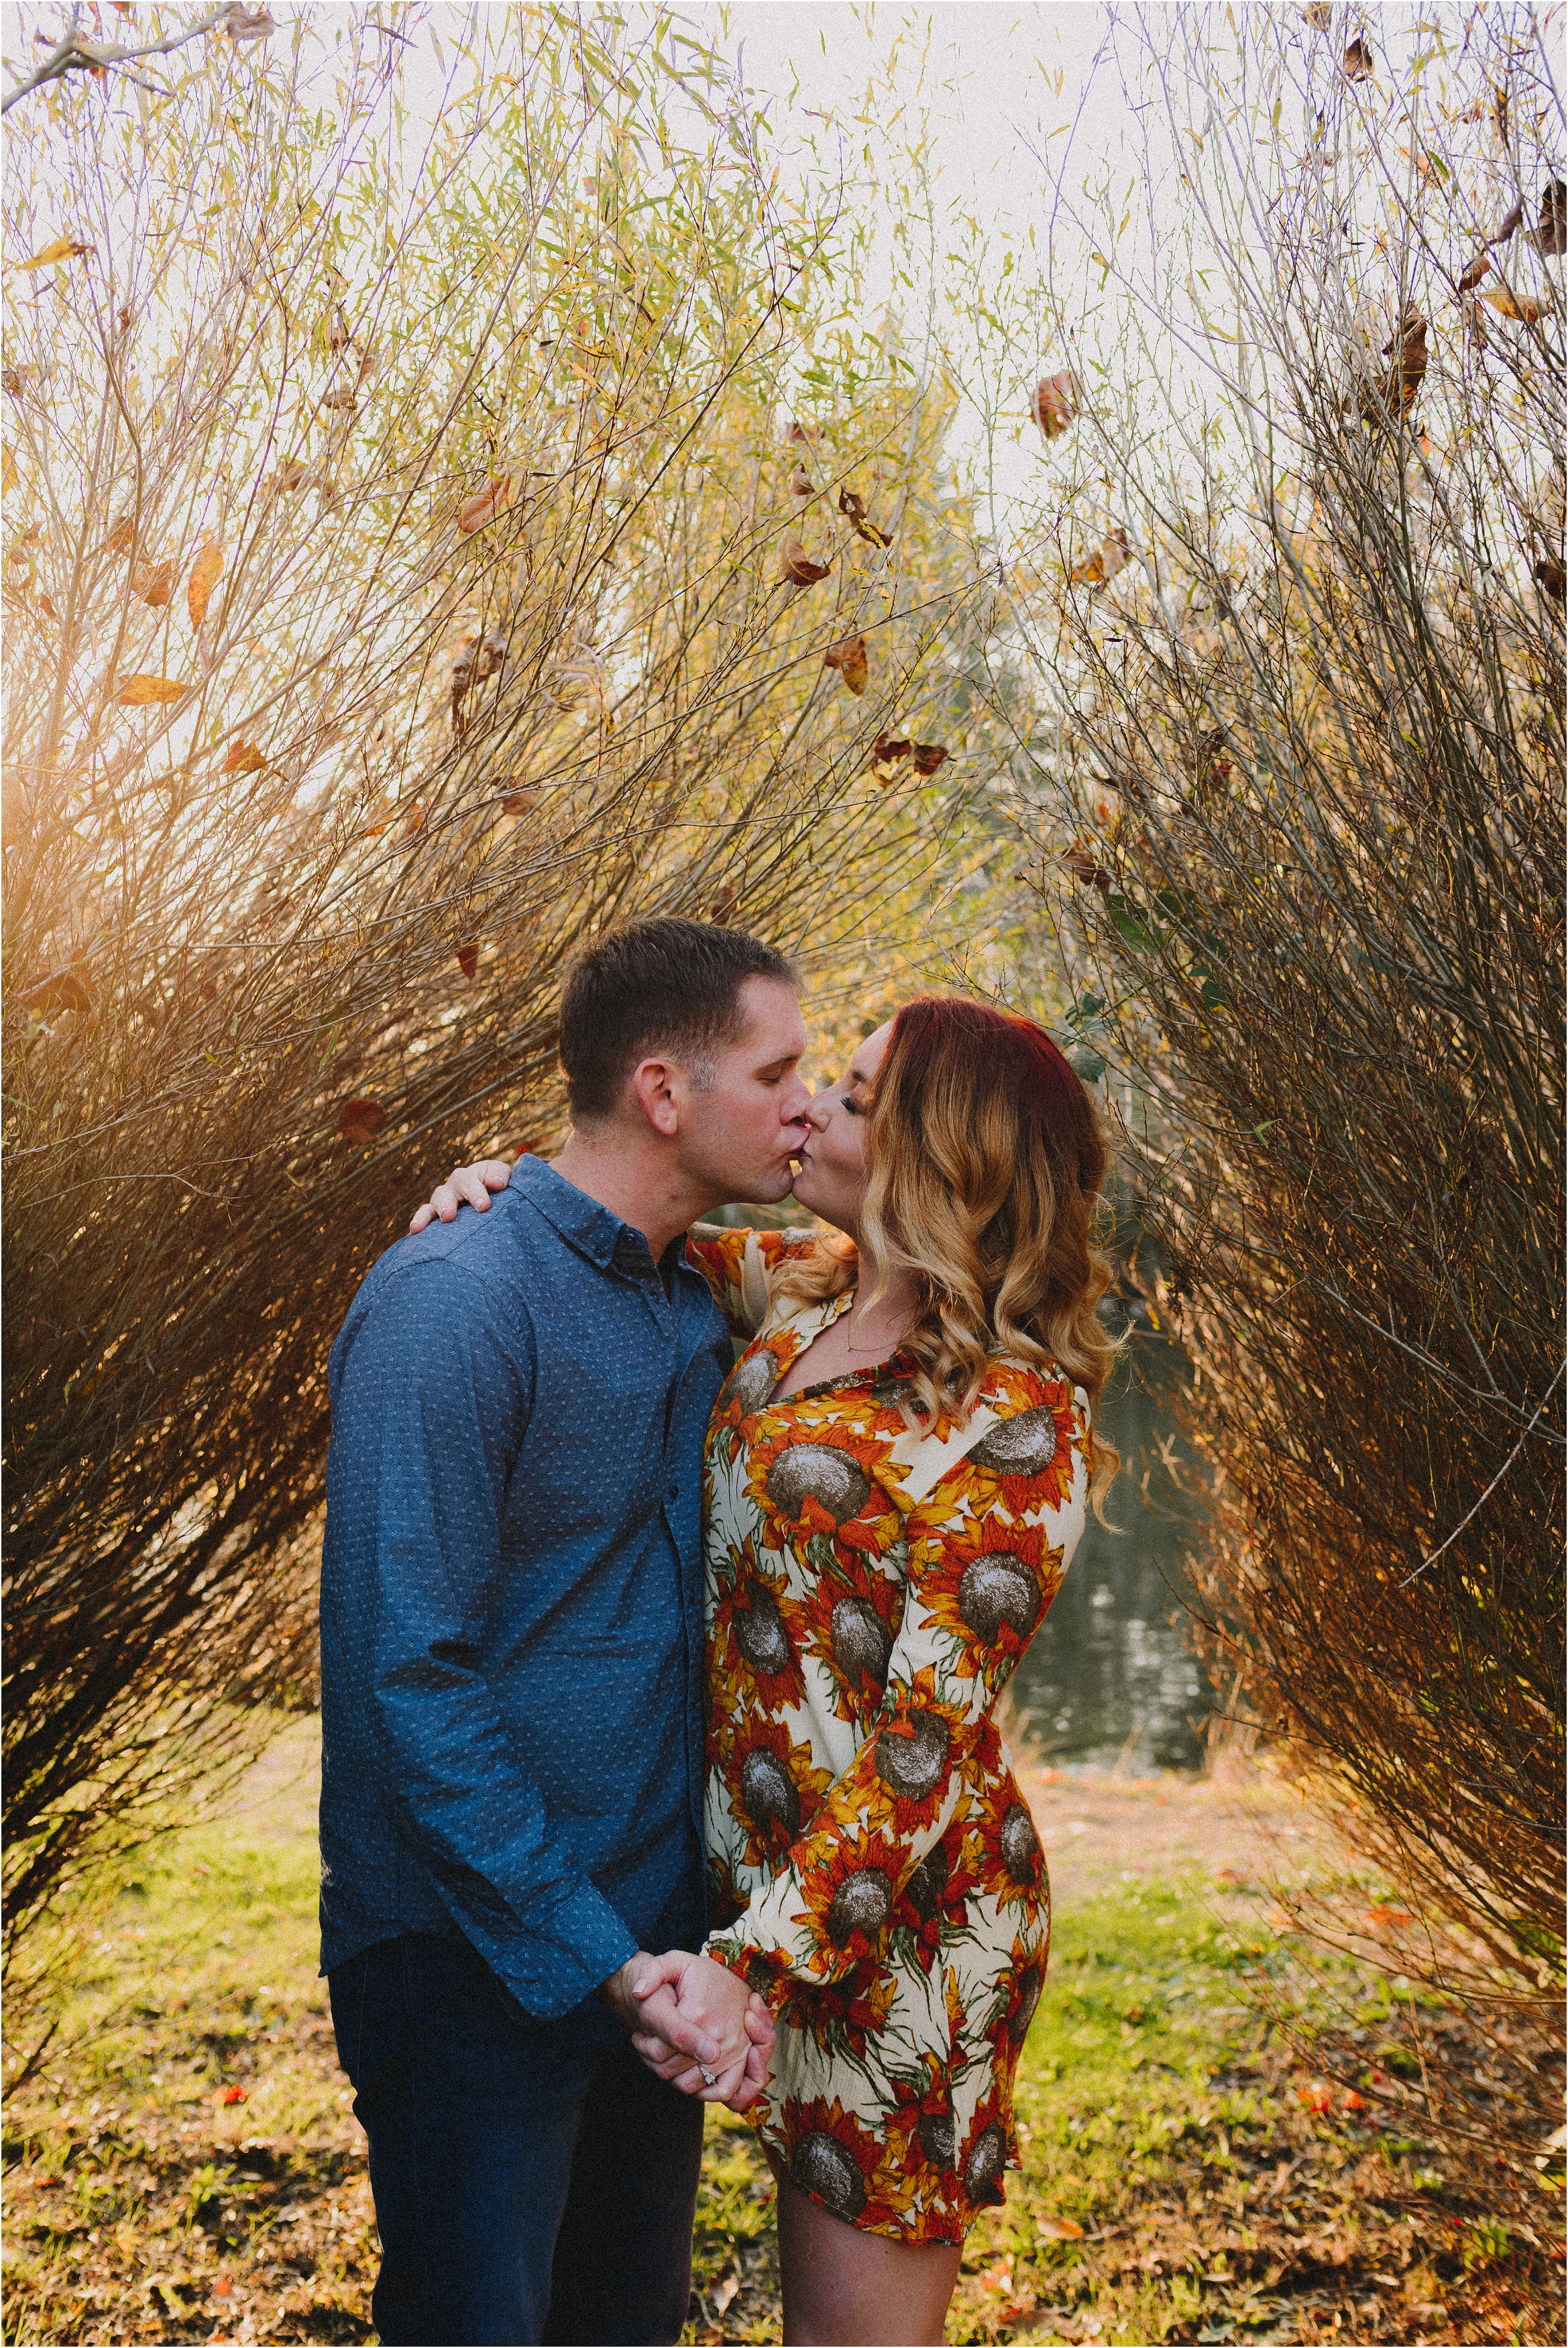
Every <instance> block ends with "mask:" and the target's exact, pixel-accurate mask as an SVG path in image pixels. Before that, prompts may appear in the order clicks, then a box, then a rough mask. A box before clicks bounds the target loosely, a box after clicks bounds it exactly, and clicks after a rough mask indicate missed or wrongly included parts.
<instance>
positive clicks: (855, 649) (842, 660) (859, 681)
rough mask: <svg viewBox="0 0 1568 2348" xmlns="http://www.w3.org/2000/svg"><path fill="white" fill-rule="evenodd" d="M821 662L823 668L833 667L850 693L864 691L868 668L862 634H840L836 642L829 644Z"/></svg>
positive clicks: (868, 672) (856, 693) (857, 693)
mask: <svg viewBox="0 0 1568 2348" xmlns="http://www.w3.org/2000/svg"><path fill="white" fill-rule="evenodd" d="M822 664H823V666H824V668H835V669H836V670H837V671H838V674H839V675H840V676H841V677H842V678H843V679H844V682H845V685H847V686H848V687H849V690H850V692H851V693H853V694H855V695H860V694H863V693H864V692H865V690H866V678H867V676H868V675H869V674H870V670H869V666H868V664H867V662H866V639H865V637H864V636H861V635H854V636H841V637H840V638H839V640H838V642H837V644H829V646H828V648H827V650H826V651H825V653H824V654H823V656H822Z"/></svg>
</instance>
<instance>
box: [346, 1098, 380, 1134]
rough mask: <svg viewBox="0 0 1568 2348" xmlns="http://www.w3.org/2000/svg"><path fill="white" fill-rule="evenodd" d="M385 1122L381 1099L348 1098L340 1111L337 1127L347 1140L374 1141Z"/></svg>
mask: <svg viewBox="0 0 1568 2348" xmlns="http://www.w3.org/2000/svg"><path fill="white" fill-rule="evenodd" d="M385 1123H386V1111H385V1109H384V1107H383V1106H382V1104H381V1102H380V1101H375V1100H364V1099H356V1100H347V1101H344V1103H343V1107H342V1108H340V1109H339V1111H338V1117H337V1129H338V1132H339V1133H340V1134H341V1135H342V1137H343V1139H344V1140H345V1141H372V1140H374V1138H375V1136H376V1135H377V1134H378V1133H379V1132H380V1131H381V1128H382V1127H383V1126H384V1124H385Z"/></svg>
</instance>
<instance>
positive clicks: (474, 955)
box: [457, 940, 479, 978]
mask: <svg viewBox="0 0 1568 2348" xmlns="http://www.w3.org/2000/svg"><path fill="white" fill-rule="evenodd" d="M457 967H458V969H459V970H460V971H461V972H462V973H463V975H464V977H465V978H473V977H474V976H475V975H476V974H477V971H478V968H479V949H478V947H477V945H476V944H475V943H474V942H473V941H472V940H470V941H469V942H468V943H467V944H466V945H461V946H459V947H458V949H457Z"/></svg>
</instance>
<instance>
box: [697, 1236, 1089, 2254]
mask: <svg viewBox="0 0 1568 2348" xmlns="http://www.w3.org/2000/svg"><path fill="white" fill-rule="evenodd" d="M791 1243H792V1242H791V1241H790V1239H789V1237H788V1235H786V1234H784V1233H779V1232H758V1233H752V1232H746V1231H725V1232H723V1233H722V1234H716V1233H714V1232H712V1231H703V1232H701V1233H699V1234H697V1235H695V1236H694V1237H693V1239H692V1241H691V1243H690V1251H691V1257H692V1262H694V1263H695V1264H697V1265H698V1266H700V1267H701V1269H702V1271H704V1272H706V1274H707V1276H708V1278H709V1280H710V1282H712V1287H713V1290H714V1292H715V1294H716V1295H717V1297H718V1299H719V1303H720V1304H721V1306H722V1307H723V1309H724V1311H725V1313H727V1315H728V1316H729V1318H730V1320H731V1323H732V1326H733V1327H735V1328H736V1329H737V1333H738V1334H743V1333H744V1332H745V1331H746V1330H749V1329H754V1328H755V1327H756V1326H757V1325H758V1323H759V1322H760V1321H761V1320H762V1318H763V1312H764V1306H765V1301H766V1291H765V1286H764V1264H773V1263H776V1262H778V1260H779V1258H780V1256H781V1254H782V1253H783V1252H784V1251H785V1249H786V1248H787V1247H788V1246H789V1245H790V1244H791ZM852 1302H853V1295H852V1294H850V1295H845V1296H839V1297H835V1298H834V1299H832V1300H831V1301H830V1302H829V1303H825V1304H819V1305H812V1306H809V1307H806V1308H804V1309H802V1310H800V1311H798V1312H796V1313H794V1315H793V1316H792V1317H791V1318H790V1319H789V1320H788V1321H787V1322H785V1323H784V1325H783V1326H781V1327H779V1328H777V1329H774V1330H773V1331H772V1332H770V1334H768V1335H767V1336H765V1337H758V1338H755V1339H753V1342H752V1343H751V1344H750V1345H749V1346H748V1348H747V1350H746V1352H745V1353H744V1354H743V1355H742V1356H741V1358H740V1360H739V1361H738V1362H737V1363H736V1365H735V1367H734V1370H733V1373H732V1374H731V1376H730V1378H729V1380H728V1382H727V1384H726V1385H725V1386H724V1388H723V1392H722V1393H721V1395H720V1396H719V1400H718V1405H717V1406H716V1408H715V1411H714V1414H713V1421H712V1429H711V1432H710V1434H709V1437H708V1450H707V1479H706V1490H705V1526H706V1577H707V1610H708V1672H709V1683H710V1686H711V1689H712V1720H711V1726H710V1732H709V1741H708V1765H709V1767H708V1807H707V1840H708V1868H709V1881H710V1908H711V1914H712V1921H713V1923H714V1926H715V1928H716V1929H715V1930H714V1931H713V1932H712V1934H711V1936H710V1938H709V1941H708V1944H707V1948H708V1953H709V1955H710V1956H712V1957H716V1958H718V1959H719V1960H720V1961H721V1962H723V1963H724V1964H727V1965H729V1966H730V1967H731V1968H732V1969H733V1971H735V1972H739V1973H740V1974H741V1975H742V1977H743V1979H744V1980H746V1981H747V1982H750V1983H752V1985H753V1987H755V1988H757V1989H760V1990H761V1991H762V1992H763V1993H764V1995H765V1996H766V1998H767V2001H768V2003H769V2006H770V2008H771V2010H772V2013H773V2015H774V2021H775V2023H776V2024H777V2028H778V2043H777V2046H776V2048H775V2050H774V2060H773V2068H772V2075H771V2076H770V2079H769V2083H768V2087H767V2091H766V2094H765V2096H764V2097H763V2099H762V2100H761V2101H760V2102H759V2103H758V2104H756V2105H755V2106H753V2112H752V2117H753V2120H754V2121H755V2123H756V2125H757V2126H758V2127H759V2129H760V2132H761V2134H762V2135H763V2137H764V2140H765V2142H766V2143H767V2144H768V2145H769V2146H770V2147H772V2149H773V2151H774V2154H775V2155H776V2156H777V2157H779V2158H780V2159H781V2160H782V2161H783V2163H784V2166H785V2167H786V2168H787V2169H788V2172H789V2176H790V2178H791V2179H792V2181H793V2182H794V2184H795V2185H796V2186H798V2187H799V2188H801V2190H802V2191H803V2192H805V2193H809V2194H810V2195H811V2197H812V2199H814V2200H815V2201H818V2202H820V2203H821V2204H822V2206H823V2208H824V2209H828V2210H831V2211H832V2213H833V2214H834V2216H835V2217H838V2218H843V2219H848V2220H850V2221H851V2222H852V2223H853V2224H855V2225H856V2226H860V2227H864V2228H866V2229H867V2230H869V2231H871V2232H873V2233H878V2234H889V2235H893V2236H895V2237H896V2238H897V2240H901V2241H905V2242H910V2243H918V2242H937V2241H944V2242H958V2241H961V2240H963V2238H964V2234H965V2231H966V2230H967V2229H968V2226H969V2225H970V2223H971V2222H972V2220H973V2219H974V2217H975V2214H976V2211H977V2209H979V2206H980V2205H981V2204H982V2203H985V2202H989V2201H1000V2200H1001V2199H1003V2198H1004V2196H1003V2192H1002V2183H1001V2178H1002V2171H1003V2169H1004V2168H1008V2167H1012V2168H1016V2167H1017V2166H1018V2150H1017V2142H1016V2138H1015V2137H1014V2133H1013V2118H1012V2083H1013V2073H1014V2070H1015V2068H1016V2066H1017V2063H1018V2056H1019V2050H1020V2047H1021V2045H1022V2044H1023V2039H1024V2034H1025V2032H1026V2031H1027V2030H1028V2028H1029V2025H1030V2018H1031V2016H1032V2015H1033V2013H1034V2009H1035V2006H1036V2005H1037V2003H1039V2000H1040V1987H1041V1984H1042V1982H1043V1980H1044V1976H1045V1965H1046V1957H1047V1952H1048V1950H1049V1945H1050V1885H1049V1883H1048V1881H1047V1879H1046V1871H1045V1863H1044V1857H1043V1854H1042V1852H1041V1850H1040V1840H1039V1838H1038V1836H1037V1835H1036V1833H1035V1830H1034V1824H1033V1821H1032V1819H1031V1818H1030V1814H1029V1810H1028V1807H1027V1806H1026V1805H1025V1803H1024V1800H1023V1797H1022V1796H1021V1795H1020V1792H1019V1789H1018V1787H1017V1785H1016V1784H1015V1783H1014V1780H1013V1776H1012V1772H1011V1768H1010V1766H1009V1756H1008V1753H1007V1750H1006V1747H1005V1746H1004V1745H1003V1743H1002V1740H1001V1737H1000V1735H999V1732H998V1729H997V1726H996V1723H995V1721H994V1720H993V1718H992V1716H991V1715H992V1708H993V1706H994V1704H995V1703H996V1699H997V1697H998V1695H999V1694H1000V1692H1001V1690H1002V1688H1003V1687H1004V1686H1005V1685H1006V1684H1007V1681H1008V1679H1009V1676H1010V1675H1011V1673H1012V1670H1013V1667H1014V1665H1015V1664H1016V1663H1017V1662H1018V1659H1019V1657H1020V1655H1021V1654H1022V1653H1023V1651H1024V1649H1025V1648H1026V1647H1027V1646H1028V1644H1029V1642H1030V1638H1031V1637H1032V1635H1033V1633H1034V1632H1035V1630H1036V1629H1037V1628H1038V1626H1039V1624H1040V1622H1041V1620H1042V1619H1043V1617H1044V1615H1045V1612H1046V1609H1047V1608H1048V1607H1049V1605H1050V1601H1051V1600H1052V1599H1053V1598H1054V1596H1055V1595H1056V1591H1057V1588H1058V1586H1059V1584H1060V1582H1061V1576H1062V1573H1063V1571H1064V1570H1065V1568H1066V1566H1067V1562H1068V1560H1069V1559H1070V1558H1071V1554H1072V1551H1073V1549H1074V1547H1075V1545H1076V1543H1077V1540H1078V1537H1079V1535H1080V1533H1081V1531H1082V1529H1083V1519H1084V1508H1085V1503H1086V1499H1087V1495H1088V1487H1089V1481H1090V1473H1091V1437H1090V1423H1089V1406H1088V1401H1087V1397H1086V1395H1084V1393H1083V1390H1082V1389H1081V1387H1074V1386H1072V1385H1071V1384H1070V1383H1069V1382H1068V1380H1067V1379H1066V1378H1065V1377H1061V1376H1052V1375H1050V1374H1049V1373H1042V1372H1041V1371H1040V1370H1039V1369H1037V1368H1034V1367H1030V1366H1029V1365H1026V1364H1024V1363H1022V1362H1020V1361H1018V1360H1016V1359H1014V1358H1013V1357H1011V1356H1009V1355H1007V1354H998V1355H997V1356H995V1357H994V1358H993V1360H992V1363H991V1366H990V1368H989V1372H988V1374H987V1375H986V1379H985V1382H984V1384H983V1385H982V1387H981V1389H980V1395H979V1401H978V1403H977V1404H976V1406H975V1409H974V1412H973V1415H972V1416H971V1417H970V1418H969V1420H968V1423H967V1424H965V1425H962V1426H960V1425H958V1424H957V1423H955V1422H954V1421H953V1420H950V1419H948V1418H946V1417H943V1418H939V1419H938V1421H937V1422H936V1423H935V1425H933V1426H931V1428H930V1430H929V1432H928V1433H926V1434H914V1433H911V1431H910V1429H909V1428H908V1426H907V1425H906V1423H905V1420H904V1418H903V1416H902V1415H901V1413H900V1411H899V1408H898V1399H899V1395H900V1394H901V1392H902V1391H903V1387H902V1384H901V1380H900V1376H899V1371H900V1366H901V1365H900V1362H899V1358H898V1356H897V1355H895V1356H894V1358H893V1360H892V1361H891V1362H889V1363H886V1364H884V1365H881V1366H880V1367H879V1368H868V1369H866V1370H865V1371H856V1372H852V1373H850V1374H849V1375H845V1376H843V1377H837V1378H833V1379H830V1380H828V1381H826V1382H825V1384H823V1385H811V1386H807V1387H805V1388H804V1389H803V1390H802V1391H801V1392H800V1393H798V1394H794V1395H790V1396H789V1398H788V1399H787V1400H786V1401H784V1402H782V1403H780V1404H779V1405H778V1406H776V1407H773V1406H770V1402H769V1396H770V1395H771V1394H772V1392H773V1389H774V1385H775V1384H776V1382H777V1380H778V1379H779V1378H780V1377H781V1376H782V1375H783V1374H784V1371H785V1370H786V1369H787V1368H788V1366H789V1365H790V1364H791V1363H792V1362H793V1361H794V1359H795V1358H796V1356H797V1355H798V1354H801V1353H803V1352H804V1349H805V1348H806V1346H807V1345H809V1344H810V1343H811V1341H812V1339H813V1338H814V1337H815V1336H816V1335H817V1334H819V1332H820V1331H822V1330H823V1329H825V1328H826V1327H828V1326H829V1325H830V1324H831V1323H833V1322H834V1321H835V1320H836V1319H837V1318H838V1316H839V1315H840V1313H844V1312H845V1311H847V1309H848V1307H849V1305H850V1303H852ZM903 1366H905V1367H906V1368H907V1365H903Z"/></svg>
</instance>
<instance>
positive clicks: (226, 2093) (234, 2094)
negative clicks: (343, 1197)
mask: <svg viewBox="0 0 1568 2348" xmlns="http://www.w3.org/2000/svg"><path fill="white" fill-rule="evenodd" d="M383 1114H385V1112H384V1111H383ZM223 2100H224V2102H225V2103H226V2104H242V2103H243V2102H244V2101H245V2090H244V2088H243V2087H225V2088H224V2090H223Z"/></svg>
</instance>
